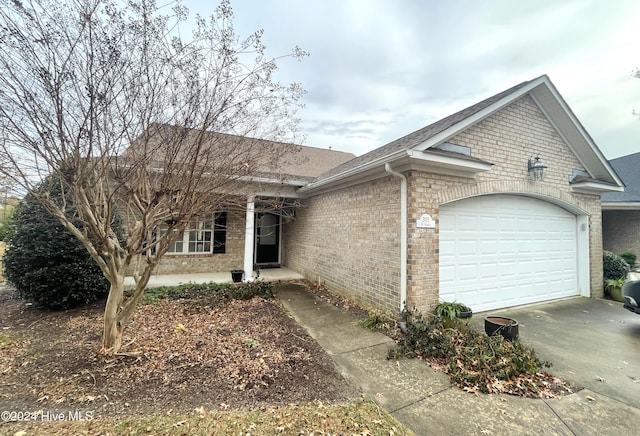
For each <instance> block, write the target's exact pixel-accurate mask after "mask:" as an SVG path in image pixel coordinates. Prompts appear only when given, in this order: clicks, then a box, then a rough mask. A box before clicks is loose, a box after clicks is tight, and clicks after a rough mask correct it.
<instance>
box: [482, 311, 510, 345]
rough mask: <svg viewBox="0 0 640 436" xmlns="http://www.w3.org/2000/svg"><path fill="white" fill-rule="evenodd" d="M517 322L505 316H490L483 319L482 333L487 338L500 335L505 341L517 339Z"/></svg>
mask: <svg viewBox="0 0 640 436" xmlns="http://www.w3.org/2000/svg"><path fill="white" fill-rule="evenodd" d="M518 330H519V328H518V321H516V320H515V319H513V318H507V317H506V316H496V315H491V316H487V317H485V318H484V331H485V333H487V335H489V336H494V335H501V336H502V337H503V338H505V339H506V340H507V341H513V340H515V339H518Z"/></svg>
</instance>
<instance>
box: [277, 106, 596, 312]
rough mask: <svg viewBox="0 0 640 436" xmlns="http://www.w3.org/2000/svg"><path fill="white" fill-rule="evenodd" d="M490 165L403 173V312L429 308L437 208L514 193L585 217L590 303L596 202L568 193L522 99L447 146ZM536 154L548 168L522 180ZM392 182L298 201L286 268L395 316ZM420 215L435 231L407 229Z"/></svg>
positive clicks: (563, 165) (538, 121)
mask: <svg viewBox="0 0 640 436" xmlns="http://www.w3.org/2000/svg"><path fill="white" fill-rule="evenodd" d="M449 142H451V143H455V144H459V145H464V146H468V147H470V148H471V150H472V155H473V156H474V157H477V158H480V159H483V160H486V161H489V162H491V163H493V164H494V166H493V168H492V170H491V171H489V172H488V173H482V174H479V175H478V176H477V177H476V178H475V179H469V178H462V177H454V176H447V175H438V174H432V173H424V172H419V171H410V172H408V173H407V175H408V192H409V201H408V206H409V214H408V267H407V275H408V277H407V279H408V289H407V292H408V304H409V306H410V307H414V306H415V307H417V308H418V309H419V310H429V309H430V308H431V307H432V306H433V305H434V304H436V303H437V301H438V284H439V271H438V257H439V240H438V221H439V220H438V216H439V207H440V205H441V204H444V203H448V202H451V201H455V200H459V199H463V198H467V197H470V196H475V195H484V194H496V193H505V194H506V193H509V194H524V195H531V196H535V197H538V198H542V199H546V200H548V201H553V202H554V203H556V204H559V205H564V206H565V207H566V208H568V209H571V210H573V211H574V212H575V211H580V213H582V214H586V215H588V216H589V240H590V257H589V263H590V266H591V269H590V276H591V295H592V296H602V233H601V211H600V198H599V196H595V195H582V194H574V193H571V192H570V186H569V177H570V175H571V174H572V172H573V170H574V169H583V167H582V165H581V164H580V163H579V161H578V160H577V159H576V158H575V156H574V155H573V153H572V151H571V150H570V149H569V147H568V146H567V145H566V144H565V143H564V141H563V140H562V138H561V137H560V136H559V135H558V133H557V132H556V131H555V129H554V128H553V127H552V125H551V124H550V123H549V122H548V121H547V119H546V118H545V116H544V115H543V114H542V112H541V111H540V110H539V109H538V107H537V106H536V104H535V103H534V102H533V100H532V99H531V98H529V97H528V96H527V97H524V98H522V99H520V100H518V101H516V102H514V103H513V104H511V105H510V106H508V107H506V108H504V109H502V110H501V111H499V112H497V113H496V114H494V115H492V116H491V117H488V118H487V119H485V120H483V121H481V122H480V123H477V124H476V125H474V126H472V127H470V128H468V129H467V130H466V131H464V132H462V133H460V134H458V135H456V136H455V137H453V138H451V139H450V140H449ZM532 154H539V155H540V157H541V158H542V160H543V162H544V163H545V164H546V165H547V166H548V167H549V168H548V170H547V176H546V178H545V180H544V182H536V183H533V182H530V181H529V179H528V173H527V161H528V159H529V158H530V157H531V155H532ZM399 185H400V182H399V180H397V179H395V178H390V177H385V178H383V179H379V180H376V181H373V182H368V183H366V184H362V185H357V186H353V187H349V188H345V189H341V190H338V191H334V192H330V193H326V194H321V195H318V196H315V197H312V198H310V199H308V200H305V201H304V203H303V205H304V207H303V208H301V209H300V210H298V213H297V216H296V220H295V221H294V222H293V223H291V224H289V225H287V226H286V228H285V236H286V238H285V247H286V263H287V265H288V266H290V267H291V268H293V269H295V270H296V271H298V272H300V273H302V274H304V275H305V276H307V277H308V278H309V279H311V280H317V278H318V277H320V279H321V280H322V281H323V282H326V284H327V285H328V286H329V287H330V288H333V289H334V290H337V291H339V292H344V293H350V294H352V295H354V296H355V297H356V298H357V299H359V300H360V301H361V302H364V303H365V304H366V305H367V306H372V307H377V308H381V309H384V310H386V311H388V312H389V313H395V312H396V311H397V307H398V303H399V262H400V255H399V247H400V243H399V241H398V238H399V232H400V230H399V224H398V223H397V220H398V218H399V205H400V200H399V192H400V191H399ZM423 213H428V214H430V215H431V216H432V217H433V218H434V219H435V220H436V228H435V229H423V228H416V226H415V222H416V219H418V218H419V217H420V216H421V215H422V214H423Z"/></svg>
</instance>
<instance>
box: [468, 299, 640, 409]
mask: <svg viewBox="0 0 640 436" xmlns="http://www.w3.org/2000/svg"><path fill="white" fill-rule="evenodd" d="M489 314H492V315H505V316H508V317H511V318H515V319H516V320H517V321H518V322H519V323H520V340H522V341H523V342H525V343H527V344H529V345H532V346H533V347H534V348H535V350H536V352H537V353H538V356H539V357H540V358H541V359H542V360H548V361H550V362H551V363H552V364H553V366H552V367H551V368H550V369H549V372H551V373H552V374H554V375H556V376H559V377H561V378H563V379H565V380H567V381H570V382H572V383H573V384H575V385H578V386H581V387H585V388H588V389H589V390H591V391H594V392H597V393H599V394H602V395H604V396H607V397H609V398H612V399H615V400H618V401H621V402H623V403H627V404H629V405H631V406H633V407H636V408H640V315H636V314H633V313H631V312H629V311H627V310H625V309H624V308H623V307H622V303H617V302H614V301H610V300H602V299H594V298H584V297H576V298H571V299H567V300H561V301H555V302H552V303H544V304H539V305H535V306H528V307H524V308H517V309H506V310H499V311H492V312H486V313H480V314H474V316H473V324H474V325H476V326H477V327H478V328H479V329H481V330H482V331H484V316H486V315H489Z"/></svg>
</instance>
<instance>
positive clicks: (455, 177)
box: [159, 76, 623, 313]
mask: <svg viewBox="0 0 640 436" xmlns="http://www.w3.org/2000/svg"><path fill="white" fill-rule="evenodd" d="M303 153H309V156H308V161H307V165H306V169H305V170H304V171H299V170H298V169H296V167H295V165H294V166H292V167H291V168H289V170H288V171H287V172H286V173H287V175H286V176H284V177H282V175H281V177H280V178H279V179H277V182H278V183H280V185H281V188H280V189H279V191H278V192H279V193H280V194H279V195H280V196H284V197H287V198H288V199H290V200H291V202H292V203H291V204H293V203H294V202H295V204H296V205H297V206H296V207H295V217H294V218H293V219H281V215H279V214H272V213H259V214H257V215H255V210H256V209H255V207H256V205H259V202H260V199H261V198H266V197H268V195H269V193H268V192H258V191H256V192H255V193H250V194H248V195H246V198H247V209H246V212H244V213H241V214H239V215H237V216H225V218H224V219H225V220H226V222H225V223H224V225H223V223H222V221H220V225H219V226H218V221H216V220H222V217H221V216H220V215H216V217H215V218H214V217H211V218H210V219H209V223H208V224H207V225H208V228H207V229H206V230H208V231H210V232H211V235H210V239H214V240H218V242H219V243H223V244H224V246H225V252H224V253H215V252H214V251H213V248H210V252H208V253H189V252H187V251H188V250H187V251H185V252H183V253H180V254H178V253H174V254H171V255H168V256H167V257H165V258H164V259H163V260H162V261H161V265H160V266H159V272H160V273H167V272H176V271H177V270H180V271H184V272H187V271H189V272H195V271H201V272H204V271H211V270H218V271H223V270H227V269H233V268H240V267H241V266H244V269H245V270H247V269H251V268H252V266H253V264H258V265H261V264H264V265H268V266H275V265H286V266H287V267H289V268H291V269H293V270H295V271H297V272H299V273H301V274H303V275H305V276H306V277H307V278H309V279H310V280H312V281H314V282H317V281H321V282H322V283H324V284H326V285H327V286H328V287H329V288H330V289H332V290H334V291H337V292H341V293H345V294H349V295H351V296H352V297H354V298H355V299H357V300H359V301H360V302H361V303H362V304H363V305H365V306H368V307H372V308H378V309H382V310H385V311H387V312H390V313H397V311H398V310H399V309H400V308H401V307H402V306H403V305H404V304H406V305H407V306H409V307H410V308H413V307H416V308H418V309H420V310H428V309H429V308H431V307H432V306H433V305H434V304H436V303H437V302H438V300H447V301H453V300H455V301H458V302H462V303H465V304H467V305H469V306H470V307H471V308H472V309H473V310H474V311H476V312H477V311H484V310H492V309H498V308H502V307H508V306H515V305H521V304H527V303H533V302H538V301H545V300H549V299H555V298H562V297H569V296H574V295H583V296H592V297H600V296H602V226H601V208H600V196H601V194H602V193H606V192H617V191H622V190H623V184H622V182H621V180H620V179H619V178H618V176H617V175H616V173H615V172H614V171H613V170H612V168H611V167H610V165H609V163H608V162H607V161H606V160H605V159H604V157H603V155H602V153H601V152H600V150H599V149H598V147H597V146H596V144H595V143H594V142H593V140H592V139H591V137H590V136H589V134H588V133H587V132H586V131H585V129H584V127H583V126H582V125H581V124H580V122H579V121H578V120H577V118H576V117H575V115H574V114H573V112H572V111H571V110H570V109H569V107H568V105H567V104H566V102H565V101H564V100H563V99H562V97H561V96H560V94H559V93H558V92H557V90H556V89H555V87H554V86H553V84H552V83H551V81H550V80H549V78H548V77H547V76H542V77H539V78H537V79H534V80H531V81H528V82H524V83H521V84H519V85H517V86H514V87H513V88H510V89H508V90H506V91H504V92H502V93H500V94H497V95H495V96H493V97H490V98H488V99H486V100H484V101H482V102H480V103H477V104H475V105H473V106H471V107H468V108H466V109H464V110H462V111H460V112H457V113H455V114H453V115H450V116H448V117H446V118H444V119H442V120H440V121H437V122H435V123H433V124H431V125H429V126H426V127H424V128H422V129H420V130H418V131H416V132H413V133H411V134H409V135H407V136H404V137H402V138H400V139H397V140H395V141H393V142H390V143H389V144H386V145H384V146H382V147H380V148H377V149H375V150H373V151H371V152H369V153H367V154H364V155H362V156H359V157H355V158H349V156H347V155H345V154H344V153H342V154H336V153H338V152H334V151H330V150H319V149H313V148H310V147H303ZM330 157H331V158H333V157H337V159H335V160H334V161H332V163H331V165H329V167H328V168H327V166H326V165H325V168H324V169H322V170H320V166H318V167H317V168H313V167H314V165H313V164H318V165H320V164H322V162H324V159H329V158H330ZM536 158H537V159H536ZM310 163H311V164H310ZM542 172H544V178H541V177H540V175H541V174H542ZM296 176H298V177H296ZM302 176H307V178H304V177H302ZM266 179H268V177H266V178H265V180H266ZM272 182H273V183H275V182H276V179H275V178H274V180H273V181H272ZM282 187H286V188H287V189H286V190H284V189H282ZM283 193H285V195H283ZM254 220H255V221H254ZM254 223H255V224H254ZM203 225H204V224H203ZM203 229H204V227H197V225H196V226H195V227H194V228H193V231H194V232H195V231H201V230H203ZM216 229H219V231H220V232H221V231H222V230H223V229H224V232H225V234H224V235H222V234H219V235H217V236H216V235H215V234H214V233H215V232H216ZM188 239H189V238H188V237H187V236H185V244H188V242H189V241H188ZM215 245H219V244H215ZM184 246H185V245H182V249H183V250H184ZM194 247H195V245H194Z"/></svg>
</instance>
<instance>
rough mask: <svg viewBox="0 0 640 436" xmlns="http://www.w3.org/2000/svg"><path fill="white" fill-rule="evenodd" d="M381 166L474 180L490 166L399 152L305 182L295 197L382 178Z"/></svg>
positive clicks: (462, 159) (455, 159)
mask: <svg viewBox="0 0 640 436" xmlns="http://www.w3.org/2000/svg"><path fill="white" fill-rule="evenodd" d="M385 163H389V164H393V167H394V170H395V171H399V172H405V171H410V170H415V171H423V172H428V173H434V174H444V175H450V176H458V177H466V178H474V177H475V176H476V174H478V173H481V172H486V171H490V170H491V167H492V164H490V163H488V162H483V161H479V160H478V161H476V160H469V159H468V158H465V157H460V158H457V157H455V156H443V155H436V154H429V153H424V152H415V151H413V150H402V151H401V152H398V153H394V154H393V155H391V156H384V157H382V158H379V159H376V160H375V161H372V162H369V163H367V164H366V165H362V166H359V167H356V168H353V169H351V170H350V171H345V172H343V173H339V174H336V175H334V176H331V177H328V178H326V179H323V180H320V181H318V182H314V183H309V184H308V185H306V186H303V187H302V188H300V189H298V191H297V192H298V194H300V195H304V196H309V195H316V194H320V193H322V192H326V191H329V190H332V189H337V188H345V187H348V186H353V185H356V184H359V183H363V182H366V181H370V180H374V179H377V178H380V177H385V176H387V175H388V173H387V172H386V171H385V168H384V165H385Z"/></svg>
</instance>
